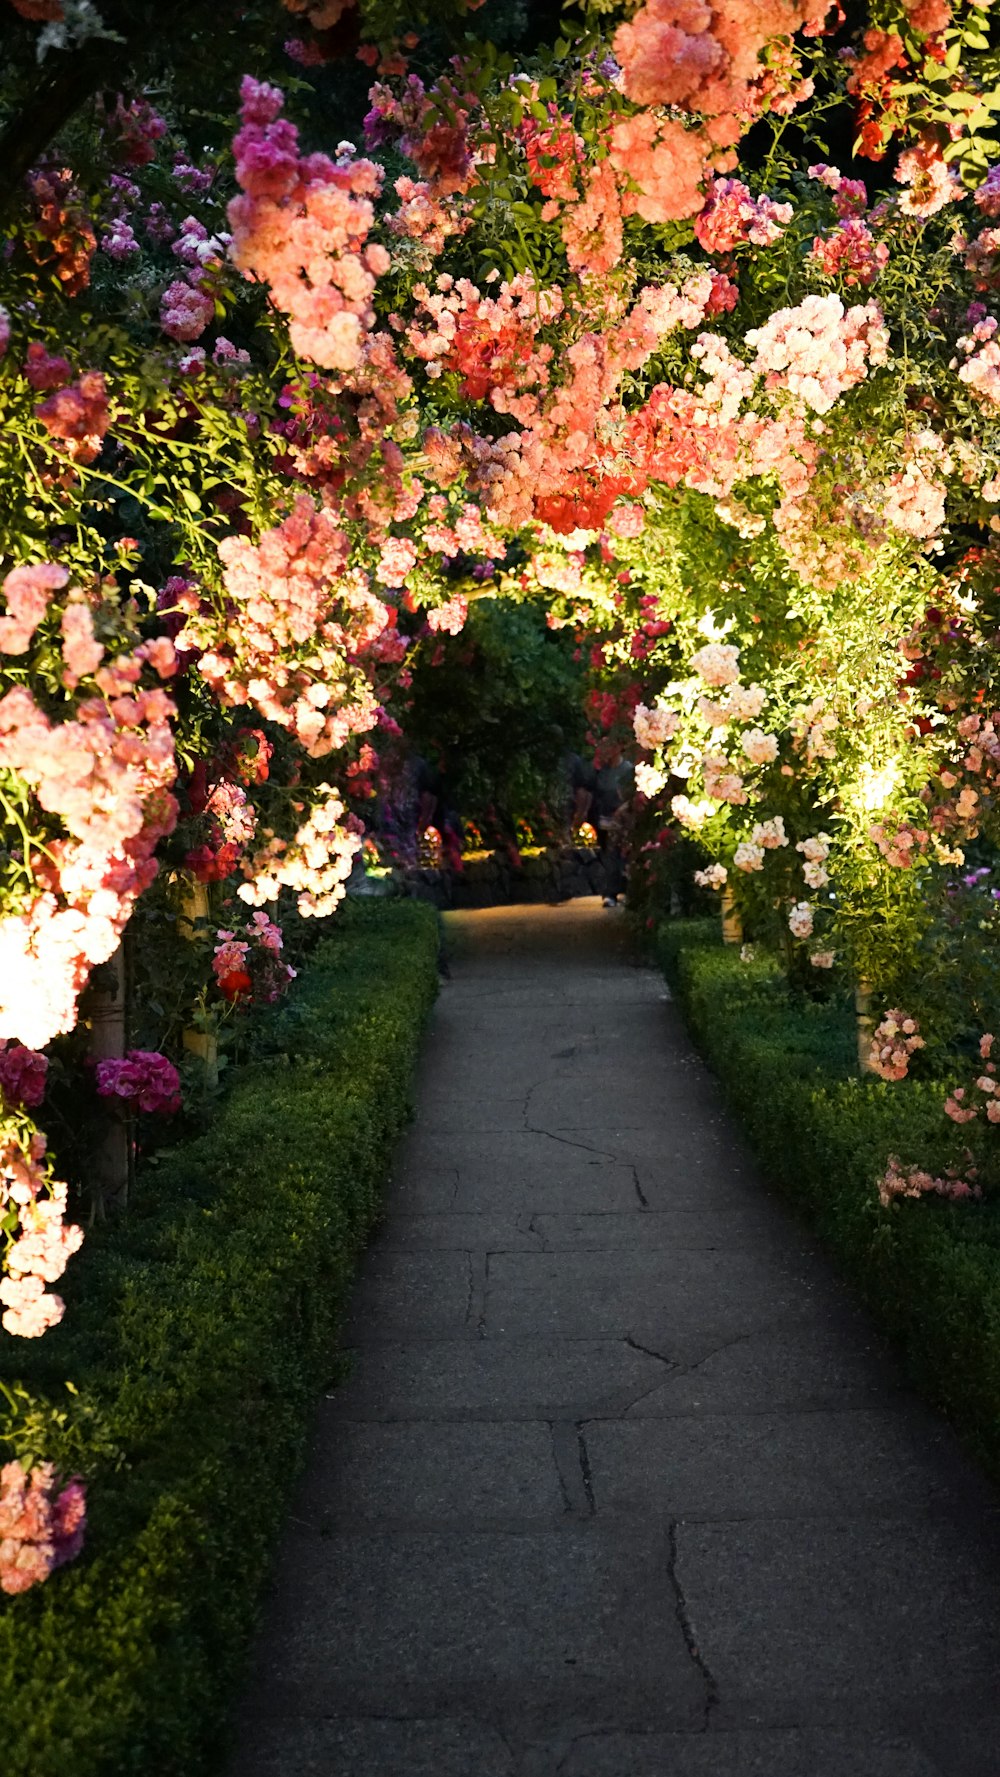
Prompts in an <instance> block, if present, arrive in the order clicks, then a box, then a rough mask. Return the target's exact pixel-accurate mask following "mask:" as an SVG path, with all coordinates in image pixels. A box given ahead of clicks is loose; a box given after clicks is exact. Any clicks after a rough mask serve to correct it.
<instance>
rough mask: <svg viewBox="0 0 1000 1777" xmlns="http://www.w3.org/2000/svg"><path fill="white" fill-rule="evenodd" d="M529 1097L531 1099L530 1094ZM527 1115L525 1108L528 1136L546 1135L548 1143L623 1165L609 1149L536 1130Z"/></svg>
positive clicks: (618, 1157)
mask: <svg viewBox="0 0 1000 1777" xmlns="http://www.w3.org/2000/svg"><path fill="white" fill-rule="evenodd" d="M534 1090H535V1088H534V1087H532V1092H533V1091H534ZM528 1097H529V1098H530V1097H531V1093H530V1092H529V1094H528ZM527 1115H528V1113H527V1108H525V1125H524V1128H525V1134H526V1135H544V1136H545V1137H546V1139H547V1140H548V1141H557V1142H560V1143H561V1144H562V1146H563V1147H564V1148H582V1149H583V1152H584V1153H585V1154H596V1155H597V1156H598V1158H599V1159H601V1160H613V1161H614V1163H615V1165H616V1166H621V1165H622V1164H623V1161H622V1159H621V1156H620V1155H619V1154H612V1153H609V1151H608V1149H607V1148H595V1147H592V1146H591V1144H590V1142H589V1141H573V1140H572V1138H571V1137H570V1136H568V1135H553V1133H552V1130H551V1129H538V1128H536V1127H535V1125H534V1124H533V1123H529V1122H528V1121H527Z"/></svg>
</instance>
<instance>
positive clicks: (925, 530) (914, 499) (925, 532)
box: [882, 426, 954, 542]
mask: <svg viewBox="0 0 1000 1777" xmlns="http://www.w3.org/2000/svg"><path fill="white" fill-rule="evenodd" d="M902 454H903V466H902V467H901V468H900V469H897V470H896V471H895V473H894V474H893V475H891V476H890V478H889V480H888V481H887V482H886V484H885V494H884V497H883V502H882V513H883V517H884V518H886V519H887V520H888V522H889V523H890V524H891V525H892V527H893V529H894V530H897V531H901V532H902V533H903V535H904V536H907V537H916V538H917V539H918V540H920V541H922V542H926V541H928V540H929V539H930V538H932V537H936V536H937V534H938V532H939V531H940V529H941V527H942V525H943V524H944V519H945V500H946V498H947V493H948V489H947V485H946V483H945V480H944V477H945V476H947V475H950V474H951V471H952V469H953V468H954V462H953V459H952V457H951V456H950V454H949V452H948V450H947V449H946V447H945V445H944V444H943V442H942V440H941V439H940V438H939V437H938V436H937V433H936V432H932V431H931V430H930V428H929V427H927V426H923V427H920V428H919V430H917V431H916V432H911V433H908V434H907V436H906V439H905V442H904V445H903V453H902Z"/></svg>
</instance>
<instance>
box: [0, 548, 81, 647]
mask: <svg viewBox="0 0 1000 1777" xmlns="http://www.w3.org/2000/svg"><path fill="white" fill-rule="evenodd" d="M68 579H69V575H68V574H67V572H66V569H65V568H63V567H60V566H59V564H58V563H57V562H50V561H41V562H32V563H28V564H26V565H25V566H24V567H20V568H11V570H10V573H9V574H7V575H6V576H5V578H4V582H3V585H2V586H0V594H2V596H3V598H4V600H5V601H6V607H7V608H6V610H5V611H4V613H3V615H2V616H0V654H24V653H26V652H27V650H28V648H29V647H30V646H31V638H32V636H33V635H34V633H35V631H36V629H37V628H38V625H39V624H40V623H41V622H42V620H43V618H44V617H45V614H46V612H47V610H48V608H49V596H50V594H51V593H53V592H57V591H58V590H59V589H60V588H61V587H63V586H65V584H66V582H67V580H68Z"/></svg>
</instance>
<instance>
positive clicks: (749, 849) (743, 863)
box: [733, 839, 765, 876]
mask: <svg viewBox="0 0 1000 1777" xmlns="http://www.w3.org/2000/svg"><path fill="white" fill-rule="evenodd" d="M764 855H765V854H764V847H763V846H762V845H758V844H756V842H755V841H754V840H752V839H744V840H742V841H741V842H740V844H739V845H738V846H737V847H736V850H735V852H734V853H733V863H734V864H735V866H736V868H737V870H743V871H744V872H745V873H746V874H747V875H748V876H749V875H750V874H751V873H752V872H753V871H755V870H763V868H764Z"/></svg>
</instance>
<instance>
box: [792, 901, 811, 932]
mask: <svg viewBox="0 0 1000 1777" xmlns="http://www.w3.org/2000/svg"><path fill="white" fill-rule="evenodd" d="M788 929H789V931H790V932H791V934H792V937H793V938H811V937H812V929H813V910H812V908H811V907H810V905H809V902H808V901H796V903H795V906H794V907H793V908H792V910H791V912H790V914H789V915H788Z"/></svg>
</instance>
